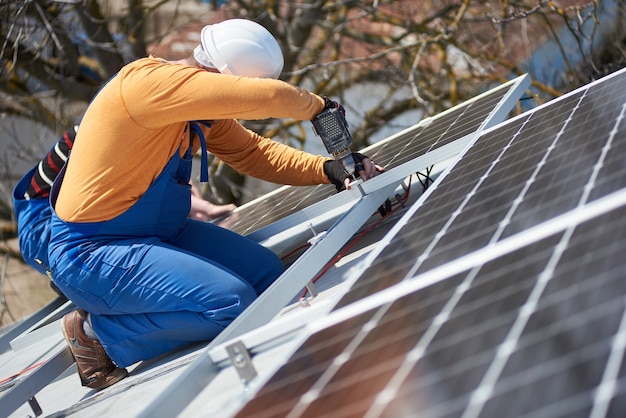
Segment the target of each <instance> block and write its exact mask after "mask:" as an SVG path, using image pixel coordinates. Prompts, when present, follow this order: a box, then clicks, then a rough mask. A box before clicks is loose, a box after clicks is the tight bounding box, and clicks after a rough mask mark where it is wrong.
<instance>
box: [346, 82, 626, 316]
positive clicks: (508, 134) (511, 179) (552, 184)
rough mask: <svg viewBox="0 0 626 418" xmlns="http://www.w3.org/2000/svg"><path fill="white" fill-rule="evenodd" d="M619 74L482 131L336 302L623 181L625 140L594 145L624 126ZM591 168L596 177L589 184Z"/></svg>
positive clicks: (492, 239) (517, 228)
mask: <svg viewBox="0 0 626 418" xmlns="http://www.w3.org/2000/svg"><path fill="white" fill-rule="evenodd" d="M620 74H621V73H620ZM622 77H623V76H620V75H616V76H615V77H612V78H610V79H607V80H605V81H604V82H603V83H600V84H597V85H594V86H591V87H589V88H588V90H581V91H577V92H574V93H572V94H570V95H568V96H567V97H564V98H562V99H561V100H558V101H555V102H554V103H550V105H549V106H547V107H543V108H540V109H539V110H537V111H534V112H529V113H527V114H524V115H522V116H521V117H518V118H516V119H514V120H512V121H510V122H508V123H506V124H503V125H502V126H500V127H498V128H497V129H494V130H491V131H489V133H488V134H486V135H483V136H481V138H480V139H479V140H478V141H477V142H476V143H475V144H474V146H473V147H471V148H470V149H469V150H468V151H467V152H466V153H465V154H464V155H463V156H462V158H460V159H459V161H458V162H457V163H456V164H455V166H454V167H453V168H452V170H451V171H450V174H449V175H448V176H447V177H446V179H445V181H443V182H441V183H439V184H438V185H435V186H433V188H432V189H431V191H430V192H431V193H430V194H429V196H428V198H427V199H423V200H422V202H420V203H419V205H420V207H419V209H417V208H416V209H417V210H416V213H415V215H414V216H413V217H412V219H411V227H408V228H404V229H403V230H402V231H401V232H400V233H399V234H398V235H397V236H395V237H394V239H393V242H392V243H390V245H389V246H388V247H387V248H386V249H385V250H384V253H383V254H381V255H380V256H379V258H378V259H377V262H376V264H375V265H373V266H372V267H371V269H370V270H369V271H368V273H367V275H364V276H363V277H361V278H360V279H359V280H358V281H357V282H356V283H355V284H354V286H353V289H352V290H351V291H350V292H348V294H347V295H346V296H345V298H344V300H343V301H342V302H340V303H339V305H338V307H339V306H343V305H345V304H347V303H350V302H351V301H354V300H358V299H360V298H361V297H363V296H365V295H367V294H371V293H373V292H376V291H377V290H380V289H381V288H384V287H387V286H389V285H392V284H395V283H397V282H398V281H401V280H403V279H405V278H406V277H410V276H413V275H415V274H417V273H420V272H423V271H427V270H428V269H430V268H433V267H436V266H438V265H441V264H443V263H446V262H447V261H449V260H453V259H454V258H456V257H458V256H460V255H463V254H466V253H468V252H471V251H473V250H476V249H478V248H481V247H483V246H485V245H487V244H493V243H495V242H497V241H499V240H500V239H502V238H504V237H507V236H510V235H512V234H514V233H516V232H519V231H521V230H523V229H524V228H527V227H529V226H532V225H535V224H537V223H539V222H542V221H545V220H547V219H549V218H551V217H554V216H557V215H559V214H560V213H563V212H566V211H567V210H570V209H572V208H573V207H575V206H576V205H578V204H583V203H580V199H581V198H582V196H583V193H587V192H589V193H590V194H591V196H590V197H593V196H596V195H602V193H603V192H609V191H611V190H618V189H619V188H621V187H623V186H624V180H623V178H621V177H620V174H618V173H619V170H620V169H619V168H618V166H619V164H620V160H619V158H620V156H623V148H624V145H623V144H622V143H621V141H613V142H614V144H613V148H612V149H611V152H610V153H609V155H604V154H606V151H604V153H603V147H604V146H605V144H604V143H603V142H602V141H606V140H607V138H609V136H611V137H614V136H615V135H614V134H611V132H613V131H614V130H616V129H617V130H619V129H623V125H619V123H623V122H621V119H620V112H621V111H622V110H621V108H620V105H619V103H620V100H624V98H623V95H624V90H623V87H622V88H620V82H623V78H622ZM620 94H621V96H620ZM581 121H585V122H586V124H582V122H581ZM590 121H593V122H590ZM607 121H610V122H607ZM616 121H617V122H616ZM616 123H617V125H616ZM601 153H603V154H602V160H598V158H599V157H600V155H601ZM616 158H617V160H616ZM616 170H617V171H616ZM596 172H597V173H596ZM592 174H593V179H594V183H587V180H589V179H591V178H592V177H591V176H592ZM587 188H588V189H589V191H587ZM588 198H589V197H585V199H588ZM373 282H375V283H373ZM370 285H371V286H370ZM368 289H369V290H368Z"/></svg>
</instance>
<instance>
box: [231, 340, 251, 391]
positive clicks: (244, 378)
mask: <svg viewBox="0 0 626 418" xmlns="http://www.w3.org/2000/svg"><path fill="white" fill-rule="evenodd" d="M225 348H226V352H227V353H228V357H229V358H230V361H231V363H232V364H233V367H234V368H235V371H236V372H237V374H238V375H239V378H240V379H241V384H242V385H243V386H244V387H248V386H249V385H250V382H251V381H252V380H253V379H254V378H255V377H256V376H257V375H258V373H257V371H256V369H255V368H254V365H253V364H252V358H251V357H250V353H249V352H248V349H247V348H246V346H245V345H244V344H243V342H241V341H236V342H234V343H232V344H230V345H227V346H226V347H225Z"/></svg>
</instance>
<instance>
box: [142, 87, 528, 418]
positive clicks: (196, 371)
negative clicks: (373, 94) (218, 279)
mask: <svg viewBox="0 0 626 418" xmlns="http://www.w3.org/2000/svg"><path fill="white" fill-rule="evenodd" d="M506 84H507V85H509V86H510V89H509V91H508V92H507V94H506V95H505V96H504V97H503V98H502V100H501V101H500V103H498V105H497V106H496V107H495V108H494V109H493V110H492V111H491V112H490V114H489V116H488V117H487V118H486V119H485V121H484V122H483V123H482V124H481V128H480V129H487V128H489V127H492V126H495V125H496V124H497V123H499V122H501V121H502V120H504V119H505V118H506V116H507V115H508V113H509V112H510V110H511V109H512V108H513V106H514V105H515V103H517V101H518V100H519V98H520V97H521V95H522V94H523V93H524V91H525V90H526V89H527V88H528V86H529V85H530V77H529V76H527V75H523V76H520V77H518V78H516V79H515V80H512V81H510V82H508V83H506ZM488 94H489V92H487V93H483V94H481V95H479V96H477V97H476V98H475V99H472V100H479V99H480V98H482V97H484V96H485V95H488ZM453 109H454V108H453ZM447 112H448V111H447ZM442 114H446V112H444V113H442ZM435 118H436V117H435ZM433 119H434V118H429V119H427V120H425V121H422V122H421V123H422V124H429V123H431V122H432V120H433ZM409 129H415V127H413V128H409ZM479 132H480V131H477V132H475V133H474V134H470V135H466V136H465V137H463V138H461V139H459V140H457V141H455V142H453V143H450V144H447V145H445V146H443V147H441V148H438V149H436V150H433V151H430V152H428V153H427V154H425V155H422V156H420V157H417V158H415V159H414V160H412V161H410V162H407V163H405V164H402V165H400V166H398V167H395V168H394V169H393V170H389V171H388V172H385V173H383V174H381V175H379V176H377V177H375V178H373V179H370V180H368V181H367V182H364V183H359V184H358V185H357V186H356V187H354V189H356V190H358V192H359V193H360V194H361V195H362V197H361V199H360V200H358V201H357V202H356V203H355V204H353V205H352V206H351V207H350V209H348V211H347V212H345V213H344V214H342V215H341V216H340V217H339V220H337V221H336V222H335V224H334V225H333V226H332V227H331V228H330V229H329V230H328V231H327V235H326V237H325V238H324V239H323V240H321V241H320V242H318V243H316V244H315V245H313V246H312V247H311V248H309V249H308V250H307V251H306V252H305V253H304V254H303V255H302V256H301V257H300V258H299V259H298V260H297V261H296V262H295V263H294V264H293V265H292V266H291V267H290V268H289V269H288V270H287V271H286V272H285V273H284V274H283V275H282V276H281V277H280V278H278V280H276V282H274V284H273V285H272V286H270V288H268V289H267V291H266V292H264V293H263V294H262V295H261V296H260V297H259V298H258V299H257V300H256V301H255V302H254V303H253V304H252V305H251V306H250V307H248V309H246V310H245V311H244V312H243V313H242V314H241V315H240V316H239V317H237V318H236V319H235V320H234V321H233V322H232V323H231V324H230V325H229V326H228V327H227V328H226V329H225V330H224V331H222V333H221V334H220V335H218V336H217V337H216V338H215V339H214V340H213V341H211V343H209V344H208V346H207V348H206V354H205V355H202V356H200V358H198V359H197V360H195V361H194V362H193V363H192V364H190V365H189V367H188V368H187V370H185V372H183V374H182V375H181V376H180V377H179V378H178V379H177V381H176V382H174V384H172V385H170V386H169V387H168V388H166V390H165V391H164V393H163V396H161V397H160V399H162V401H157V402H153V403H152V404H151V405H148V407H147V408H146V409H144V411H143V413H142V414H141V416H144V417H156V416H164V417H165V416H171V415H176V414H178V413H179V412H180V411H182V410H183V409H184V407H185V406H186V405H187V404H188V403H189V402H191V400H193V399H194V398H195V396H197V394H198V393H199V390H201V388H203V387H205V386H206V385H208V384H209V383H210V382H211V381H212V380H213V379H214V378H215V376H217V374H218V373H219V372H220V369H219V368H218V367H217V366H216V364H215V363H214V362H213V360H212V357H211V355H210V352H211V350H213V349H214V348H215V347H217V346H218V345H223V344H225V343H227V342H228V341H232V340H235V339H237V338H241V337H242V335H243V334H245V333H247V332H250V331H253V330H254V329H255V328H258V327H261V326H263V325H265V324H266V323H267V322H269V321H270V320H271V319H272V318H274V317H275V315H276V314H277V313H278V312H279V311H280V310H281V309H282V308H283V307H284V306H286V304H287V303H288V302H289V301H290V300H292V298H293V296H294V295H295V294H296V293H297V292H298V291H299V290H301V289H303V288H304V287H305V285H306V283H307V282H309V281H310V280H311V279H312V278H313V277H314V275H315V274H317V272H319V271H320V270H321V269H322V268H323V266H324V265H325V264H326V263H327V262H328V260H330V259H331V257H333V256H334V255H335V254H336V252H337V251H338V250H339V249H340V248H341V247H342V246H343V245H344V244H345V243H346V242H347V241H348V240H349V239H350V237H351V236H352V235H353V234H354V233H355V232H356V231H357V230H358V229H359V228H360V227H361V226H362V225H363V224H364V223H365V222H366V221H367V219H369V217H370V216H371V214H372V212H373V211H375V210H376V209H377V207H378V206H379V205H380V204H381V203H382V202H383V201H384V200H385V199H386V198H387V197H388V196H389V195H390V194H391V193H392V192H393V191H394V190H395V189H396V187H397V186H398V185H399V184H400V183H401V182H402V181H403V180H404V179H405V178H406V177H408V176H411V175H412V174H414V173H415V172H416V171H419V170H423V169H424V168H425V167H429V166H431V165H434V164H438V163H440V162H442V161H446V160H449V159H450V158H453V157H455V156H458V155H459V154H461V153H462V152H463V151H464V150H465V149H466V148H467V147H468V146H469V145H470V144H471V143H472V142H473V141H474V140H475V139H476V138H477V136H478V134H479ZM398 135H400V134H397V135H395V136H394V137H393V138H395V137H397V136H398ZM364 152H367V149H365V150H364ZM444 174H445V173H444ZM441 177H445V175H442V176H441ZM348 193H356V192H355V191H354V190H353V191H351V192H350V191H348V192H343V193H339V194H337V195H335V196H331V197H329V198H327V199H324V200H323V201H321V202H319V203H318V204H314V205H312V206H311V207H310V208H311V209H310V210H306V211H301V212H304V213H296V214H293V215H290V216H288V217H286V218H284V219H282V220H280V221H277V222H275V223H272V224H270V225H268V226H267V227H264V228H261V229H259V230H258V231H256V232H255V233H252V234H251V236H252V237H254V238H255V239H256V240H258V241H262V240H263V239H266V240H269V238H270V237H271V236H272V234H277V233H279V232H277V231H284V230H286V229H287V230H289V229H291V230H292V231H295V230H297V229H299V230H300V231H302V230H304V229H305V228H306V229H308V228H309V224H311V223H312V222H313V221H314V220H315V215H319V214H322V213H323V212H324V211H326V212H331V211H332V210H333V209H335V208H337V206H340V205H338V202H343V204H344V205H349V200H350V198H349V199H348V201H347V202H346V201H344V200H343V199H346V198H347V197H348V196H349V194H348ZM342 194H344V196H341V195H342ZM305 223H306V224H305ZM314 227H315V225H314ZM318 232H319V231H318ZM286 239H289V238H288V237H287V238H286ZM274 245H277V244H274ZM248 348H249V349H250V347H248ZM183 381H184V382H185V383H186V390H185V391H183V390H181V388H182V387H183V385H182V384H181V383H182V382H183ZM190 382H193V383H192V384H190ZM189 386H192V387H194V388H198V389H199V390H198V392H196V393H192V391H190V390H189ZM182 392H185V393H182ZM166 399H167V401H166ZM174 399H175V401H172V400H174Z"/></svg>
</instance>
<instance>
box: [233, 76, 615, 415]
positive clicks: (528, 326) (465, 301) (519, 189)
mask: <svg viewBox="0 0 626 418" xmlns="http://www.w3.org/2000/svg"><path fill="white" fill-rule="evenodd" d="M625 159H626V70H622V71H620V72H618V73H616V74H613V75H612V76H609V77H606V78H605V79H602V80H600V81H599V82H595V83H592V84H590V85H589V86H586V87H584V88H582V89H579V90H577V91H575V92H573V93H571V94H569V95H566V96H565V97H563V98H561V99H559V100H554V101H553V102H551V103H548V104H546V105H544V106H541V107H539V108H537V109H535V110H533V111H531V112H528V113H527V114H524V115H521V116H520V117H517V118H515V119H513V120H511V121H510V122H507V123H504V124H502V125H501V126H499V127H497V128H496V129H492V130H489V131H488V132H485V133H484V134H482V135H481V136H480V138H479V139H478V140H477V141H475V142H474V144H473V145H472V146H471V147H470V148H469V149H468V150H467V152H466V153H464V155H463V156H462V158H460V159H459V160H458V162H457V163H456V164H455V165H454V166H453V167H451V169H450V170H449V171H448V172H447V173H446V174H445V175H444V177H443V178H442V179H440V181H439V182H437V183H436V184H435V186H433V187H432V188H431V189H430V190H429V191H428V193H427V194H425V195H424V196H423V197H422V198H421V199H420V200H418V201H417V202H416V203H415V205H414V206H413V207H412V208H411V209H410V210H409V211H408V212H407V214H406V215H405V216H404V217H403V219H402V220H401V221H400V222H399V223H398V226H397V228H394V230H392V231H391V232H390V234H389V235H388V236H387V237H386V238H385V242H384V243H382V244H381V248H382V249H380V250H376V251H375V252H374V253H372V254H371V255H370V256H369V257H368V259H367V262H366V263H363V265H362V266H361V268H360V269H359V271H357V272H355V273H354V284H353V286H352V288H351V290H350V291H349V292H348V293H347V294H346V296H345V297H344V298H342V299H341V300H340V302H339V303H338V304H337V305H336V308H335V310H334V311H333V312H332V313H331V314H330V315H329V316H328V317H327V318H325V319H322V320H320V321H318V323H316V324H313V325H311V332H310V334H309V336H308V337H307V338H306V339H305V340H304V342H303V343H302V344H301V345H300V346H299V347H298V348H297V349H295V350H294V351H293V353H292V354H291V356H290V358H289V359H288V361H287V362H285V364H284V365H283V366H282V367H280V368H279V370H278V371H277V372H276V373H274V374H273V375H272V376H270V377H269V378H267V379H266V380H265V381H264V382H263V384H261V385H260V386H259V388H258V389H256V390H255V391H254V393H251V394H249V398H250V400H249V402H247V403H246V405H245V406H244V407H243V408H242V409H241V410H240V411H239V413H238V414H237V416H242V417H243V416H246V417H265V416H299V417H300V416H302V417H306V416H315V417H319V416H333V417H343V416H364V417H378V416H385V417H386V416H388V417H395V416H415V415H418V416H420V417H459V416H461V417H468V418H469V417H480V416H485V417H487V416H488V417H492V416H532V417H540V416H546V417H559V416H567V417H573V416H585V417H587V416H598V417H604V416H622V415H623V413H624V408H625V406H626V380H625V379H624V377H625V374H626V368H625V367H624V362H623V360H624V350H625V348H626V297H625V296H626V282H625V281H624V280H623V272H624V271H626V258H625V257H624V254H626V238H624V237H626V217H625V216H624V214H625V213H626V165H625V164H624V163H623V161H624V160H625Z"/></svg>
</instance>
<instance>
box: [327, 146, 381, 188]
mask: <svg viewBox="0 0 626 418" xmlns="http://www.w3.org/2000/svg"><path fill="white" fill-rule="evenodd" d="M352 158H353V159H354V162H355V165H354V174H353V173H348V172H347V171H346V170H345V168H344V166H343V164H342V163H341V161H338V160H328V161H326V162H324V173H325V174H326V176H327V177H328V179H329V180H330V182H331V183H332V184H334V185H335V187H336V188H337V191H338V192H340V191H342V190H344V189H348V190H350V182H351V181H352V180H354V178H355V177H360V178H361V179H363V181H366V180H368V179H371V178H372V177H375V176H376V175H378V173H382V172H383V171H385V169H384V168H383V167H381V166H379V165H376V164H374V162H373V161H372V160H371V159H370V158H369V157H367V156H365V155H363V154H360V153H358V152H353V153H352Z"/></svg>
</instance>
